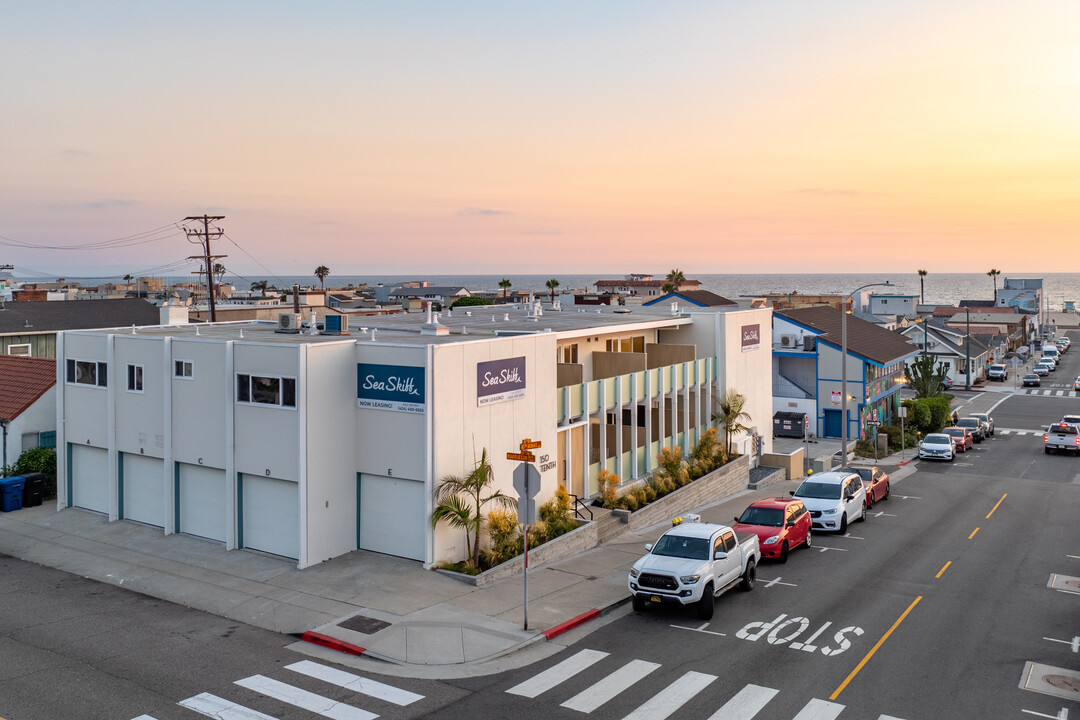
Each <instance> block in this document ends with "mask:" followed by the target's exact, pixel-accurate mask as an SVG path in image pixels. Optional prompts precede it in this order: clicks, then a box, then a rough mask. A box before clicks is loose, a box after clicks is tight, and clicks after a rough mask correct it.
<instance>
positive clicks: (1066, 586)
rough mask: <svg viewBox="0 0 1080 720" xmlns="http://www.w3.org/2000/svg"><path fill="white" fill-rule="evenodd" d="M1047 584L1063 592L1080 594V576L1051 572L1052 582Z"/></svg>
mask: <svg viewBox="0 0 1080 720" xmlns="http://www.w3.org/2000/svg"><path fill="white" fill-rule="evenodd" d="M1046 586H1047V587H1049V588H1053V589H1054V590H1060V591H1062V592H1070V593H1076V594H1077V595H1080V578H1078V577H1071V576H1069V575H1058V574H1057V573H1051V574H1050V582H1048V583H1046Z"/></svg>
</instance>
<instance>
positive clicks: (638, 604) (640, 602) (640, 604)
mask: <svg viewBox="0 0 1080 720" xmlns="http://www.w3.org/2000/svg"><path fill="white" fill-rule="evenodd" d="M648 606H649V603H647V602H645V598H643V597H641V596H640V595H635V596H634V612H645V608H647V607H648Z"/></svg>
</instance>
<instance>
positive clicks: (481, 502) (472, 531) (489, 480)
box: [431, 448, 517, 568]
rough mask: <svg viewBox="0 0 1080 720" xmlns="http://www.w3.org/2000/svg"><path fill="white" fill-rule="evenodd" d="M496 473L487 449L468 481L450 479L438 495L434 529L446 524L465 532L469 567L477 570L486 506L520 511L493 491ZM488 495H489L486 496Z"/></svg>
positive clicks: (442, 486) (507, 499)
mask: <svg viewBox="0 0 1080 720" xmlns="http://www.w3.org/2000/svg"><path fill="white" fill-rule="evenodd" d="M494 482H495V473H494V471H493V470H492V468H491V462H490V461H489V460H488V456H487V448H484V449H483V450H481V452H480V460H479V461H477V463H476V467H475V468H474V469H473V471H472V472H471V473H469V474H468V475H466V476H465V477H461V476H459V475H446V476H445V477H443V478H442V482H441V484H440V485H439V487H438V489H437V490H436V491H435V503H436V505H435V509H434V510H433V511H432V513H431V527H432V528H434V527H435V526H436V525H438V524H439V523H440V522H442V521H446V522H447V523H449V524H450V526H451V527H455V528H461V529H463V530H464V531H465V544H466V545H467V547H468V550H469V561H468V562H469V565H471V566H472V567H474V568H476V567H477V565H476V563H477V559H478V558H479V556H480V531H481V530H482V529H483V526H484V506H485V505H487V504H488V503H490V502H494V503H495V504H497V505H500V506H502V507H506V508H514V509H516V508H517V500H515V499H514V498H512V497H510V496H509V495H505V494H503V493H502V492H501V491H499V490H491V485H492V484H493V483H494ZM485 492H487V493H488V494H487V495H485V494H484V493H485Z"/></svg>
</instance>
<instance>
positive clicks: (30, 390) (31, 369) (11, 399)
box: [0, 355, 56, 420]
mask: <svg viewBox="0 0 1080 720" xmlns="http://www.w3.org/2000/svg"><path fill="white" fill-rule="evenodd" d="M55 384H56V361H55V360H49V359H46V358H32V357H23V356H20V355H0V417H2V418H7V419H8V420H14V419H15V418H17V417H19V415H21V414H22V413H23V411H24V410H26V408H28V407H30V406H31V405H33V404H34V402H35V401H37V399H38V398H40V397H41V396H42V395H44V394H45V392H46V391H48V389H49V388H51V387H52V386H53V385H55Z"/></svg>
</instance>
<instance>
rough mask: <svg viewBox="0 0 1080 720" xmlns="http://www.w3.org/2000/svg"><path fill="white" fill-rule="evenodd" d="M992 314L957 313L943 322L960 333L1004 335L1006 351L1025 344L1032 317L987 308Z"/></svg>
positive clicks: (981, 311) (980, 312)
mask: <svg viewBox="0 0 1080 720" xmlns="http://www.w3.org/2000/svg"><path fill="white" fill-rule="evenodd" d="M988 310H990V311H992V312H984V311H983V310H982V309H980V311H979V312H972V313H967V312H959V313H956V314H954V315H953V316H952V317H950V318H948V319H946V320H945V325H946V326H947V327H951V328H954V329H957V330H960V331H962V332H968V330H969V329H970V331H971V333H972V334H976V333H1001V334H1003V335H1005V337H1006V338H1008V339H1007V341H1006V350H1007V351H1012V350H1016V348H1018V347H1020V346H1021V345H1024V344H1025V343H1026V338H1027V337H1029V328H1031V327H1032V326H1031V323H1032V322H1033V321H1034V318H1035V316H1034V315H1027V314H1025V313H1019V312H1012V313H1010V312H1000V310H1001V308H988Z"/></svg>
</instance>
